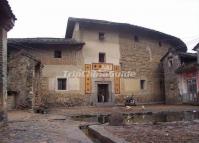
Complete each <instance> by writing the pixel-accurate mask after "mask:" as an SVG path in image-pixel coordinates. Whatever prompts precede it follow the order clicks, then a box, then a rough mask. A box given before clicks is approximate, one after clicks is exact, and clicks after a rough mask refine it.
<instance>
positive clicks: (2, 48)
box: [0, 26, 7, 126]
mask: <svg viewBox="0 0 199 143" xmlns="http://www.w3.org/2000/svg"><path fill="white" fill-rule="evenodd" d="M6 100H7V32H6V31H5V29H4V28H2V27H1V26H0V126H1V124H2V123H5V121H6V120H7V109H6V106H7V105H6Z"/></svg>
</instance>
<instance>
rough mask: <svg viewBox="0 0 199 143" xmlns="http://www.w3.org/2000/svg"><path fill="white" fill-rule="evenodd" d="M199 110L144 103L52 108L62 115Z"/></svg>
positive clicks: (196, 108) (186, 106)
mask: <svg viewBox="0 0 199 143" xmlns="http://www.w3.org/2000/svg"><path fill="white" fill-rule="evenodd" d="M193 110H196V111H199V106H189V105H144V107H143V106H131V107H122V106H114V107H94V106H82V107H71V108H51V109H50V112H51V113H56V114H60V115H68V116H72V115H86V114H90V115H97V114H111V113H113V112H120V113H140V112H153V113H157V112H162V111H172V112H174V111H177V112H178V111H193Z"/></svg>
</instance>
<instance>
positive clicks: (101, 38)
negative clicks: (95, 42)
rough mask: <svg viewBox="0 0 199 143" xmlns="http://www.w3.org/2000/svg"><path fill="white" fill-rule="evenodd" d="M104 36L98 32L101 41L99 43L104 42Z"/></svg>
mask: <svg viewBox="0 0 199 143" xmlns="http://www.w3.org/2000/svg"><path fill="white" fill-rule="evenodd" d="M104 35H105V34H104V33H103V32H99V40H101V41H102V40H104V38H105V37H104Z"/></svg>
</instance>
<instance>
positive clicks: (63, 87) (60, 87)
mask: <svg viewBox="0 0 199 143" xmlns="http://www.w3.org/2000/svg"><path fill="white" fill-rule="evenodd" d="M66 82H67V79H66V78H58V79H57V83H58V84H57V85H58V87H57V89H58V90H66V84H67V83H66Z"/></svg>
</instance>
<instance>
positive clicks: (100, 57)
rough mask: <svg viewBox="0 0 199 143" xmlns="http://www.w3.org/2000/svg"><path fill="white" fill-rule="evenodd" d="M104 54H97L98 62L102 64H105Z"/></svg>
mask: <svg viewBox="0 0 199 143" xmlns="http://www.w3.org/2000/svg"><path fill="white" fill-rule="evenodd" d="M105 57H106V55H105V53H99V62H100V63H104V62H105Z"/></svg>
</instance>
